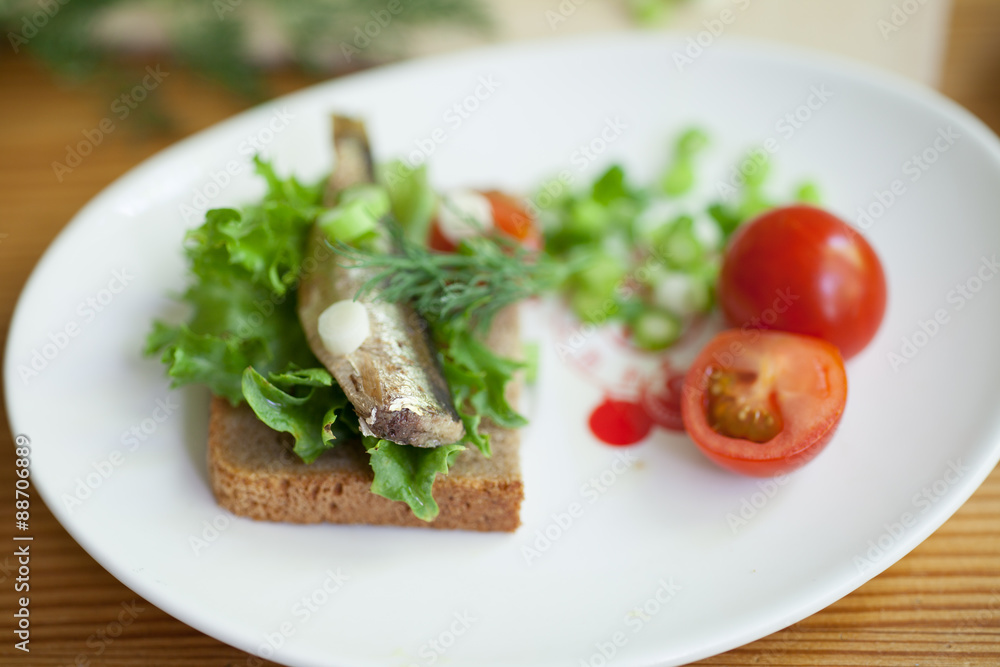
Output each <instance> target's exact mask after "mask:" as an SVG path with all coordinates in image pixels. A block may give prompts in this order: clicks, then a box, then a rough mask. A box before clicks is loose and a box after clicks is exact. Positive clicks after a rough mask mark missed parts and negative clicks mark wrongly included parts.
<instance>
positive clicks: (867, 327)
mask: <svg viewBox="0 0 1000 667" xmlns="http://www.w3.org/2000/svg"><path fill="white" fill-rule="evenodd" d="M885 292H886V289H885V274H884V273H883V272H882V264H881V263H880V262H879V259H878V256H877V255H876V254H875V251H874V250H872V247H871V246H870V245H868V242H867V241H865V239H864V238H862V237H861V236H860V235H859V234H858V233H857V232H856V231H854V229H852V228H851V226H850V225H848V224H847V223H846V222H844V221H842V220H840V219H839V218H837V217H835V216H833V215H831V214H829V213H827V212H826V211H822V210H820V209H818V208H813V207H811V206H789V207H786V208H779V209H775V210H773V211H769V212H767V213H765V214H763V215H761V216H760V217H759V218H756V219H755V220H752V221H751V222H749V223H747V224H746V225H744V226H743V227H741V228H740V229H739V230H738V231H737V232H736V234H735V235H734V236H733V239H732V241H731V242H730V244H729V248H728V249H727V250H726V254H725V257H724V259H723V262H722V269H721V271H720V273H719V290H718V294H719V305H720V306H721V307H722V312H723V313H725V315H726V319H727V320H728V322H729V324H730V326H733V327H743V328H744V329H747V328H754V329H777V330H780V331H791V332H793V333H800V334H805V335H807V336H817V337H819V338H822V339H824V340H827V341H829V342H831V343H833V344H834V345H836V346H837V347H838V348H840V353H841V354H842V355H843V356H844V358H845V359H849V358H850V357H852V356H854V355H855V354H857V353H858V352H860V351H861V350H862V349H864V347H865V346H866V345H867V344H868V342H869V341H870V340H871V339H872V337H873V336H875V332H876V331H878V327H879V324H881V322H882V316H883V314H884V313H885V301H886V294H885Z"/></svg>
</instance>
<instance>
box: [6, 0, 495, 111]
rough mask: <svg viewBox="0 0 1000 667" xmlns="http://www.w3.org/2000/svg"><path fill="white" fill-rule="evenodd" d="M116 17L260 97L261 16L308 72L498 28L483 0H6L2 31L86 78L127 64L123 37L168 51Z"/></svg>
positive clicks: (185, 60) (177, 56)
mask: <svg viewBox="0 0 1000 667" xmlns="http://www.w3.org/2000/svg"><path fill="white" fill-rule="evenodd" d="M390 8H391V9H390ZM114 13H118V14H119V15H121V14H122V13H126V14H128V15H130V16H135V15H136V14H144V15H148V17H149V18H150V21H151V22H154V23H155V24H156V25H155V29H158V30H159V31H162V33H163V37H164V38H165V40H166V50H167V51H168V53H167V54H166V56H167V57H168V58H169V59H170V60H171V61H172V62H173V63H176V64H179V65H183V66H187V67H190V68H191V69H192V70H194V71H196V72H198V73H200V74H202V75H204V76H205V77H207V78H209V79H211V80H213V81H216V82H219V83H221V84H223V85H225V86H226V87H227V88H229V89H231V90H233V91H236V92H238V93H240V94H242V95H245V96H247V97H250V98H255V99H256V98H260V97H263V96H264V95H265V93H266V91H265V90H264V85H263V78H262V68H263V65H262V64H261V63H260V62H259V61H258V60H255V59H254V57H253V54H252V53H251V47H250V33H251V28H252V26H259V25H260V24H261V20H262V17H263V18H264V19H265V20H267V19H270V20H271V21H272V22H273V24H274V25H276V26H278V30H279V31H280V34H281V37H282V39H283V41H284V43H285V44H287V54H286V55H287V57H288V58H289V59H290V60H291V61H292V62H293V63H294V64H295V65H297V66H299V67H300V68H302V69H303V70H305V71H319V70H324V71H326V70H330V69H336V68H337V66H339V68H341V69H346V68H356V67H358V66H359V64H363V63H365V62H371V61H373V60H379V59H384V58H390V57H396V56H399V55H401V50H402V49H403V48H404V47H403V46H401V45H405V40H404V39H403V37H404V36H405V32H406V29H408V28H412V27H415V26H424V25H440V24H450V25H454V26H457V27H463V28H469V29H473V30H477V31H480V32H486V31H488V30H489V28H490V26H491V20H490V17H489V15H488V13H487V11H486V10H485V8H484V7H483V5H482V3H481V0H395V1H393V0H212V2H208V1H207V0H171V1H170V2H167V1H165V0H70V1H68V2H65V1H64V0H51V2H48V3H39V2H36V1H35V0H7V1H5V2H2V3H0V28H2V30H3V33H4V35H5V36H6V38H7V40H6V41H8V42H9V45H10V47H11V48H12V50H13V51H14V53H15V54H18V53H23V52H26V53H30V54H32V55H33V56H35V57H37V58H39V59H40V60H42V61H44V62H45V63H46V64H48V65H49V66H50V67H51V68H52V69H53V70H54V71H56V72H57V73H58V74H60V75H61V76H66V77H70V78H74V79H84V78H90V77H93V76H95V75H97V74H100V73H102V72H103V71H106V70H109V69H110V70H111V71H115V70H121V69H122V68H123V67H126V68H127V65H125V64H123V63H125V62H126V61H127V60H128V59H127V58H124V57H123V55H124V54H123V50H122V45H121V43H116V42H118V41H119V40H120V41H121V42H122V43H125V44H127V45H128V47H127V48H128V49H129V50H131V51H135V50H140V51H142V52H141V53H136V54H134V55H137V56H141V57H147V56H148V55H149V53H148V51H149V50H160V49H161V48H162V47H155V48H153V49H149V48H148V47H147V48H145V49H143V47H145V46H146V45H144V44H141V43H139V44H136V43H135V41H136V40H135V39H134V38H133V39H130V36H129V35H125V34H116V35H108V34H107V33H108V32H109V30H112V28H109V23H108V19H109V17H110V16H112V14H114ZM120 31H121V29H119V33H120ZM157 55H159V54H157Z"/></svg>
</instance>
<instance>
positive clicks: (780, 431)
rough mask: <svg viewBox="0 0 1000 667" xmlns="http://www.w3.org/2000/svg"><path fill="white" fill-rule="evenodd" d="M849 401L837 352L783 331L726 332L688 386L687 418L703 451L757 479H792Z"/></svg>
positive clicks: (703, 355) (685, 399)
mask: <svg viewBox="0 0 1000 667" xmlns="http://www.w3.org/2000/svg"><path fill="white" fill-rule="evenodd" d="M846 401H847V374H846V372H845V371H844V362H843V358H842V357H841V355H840V352H839V351H838V350H837V348H836V347H834V346H833V345H832V344H830V343H828V342H826V341H823V340H820V339H818V338H815V337H812V336H801V335H798V334H791V333H785V332H779V331H756V330H750V331H739V330H730V331H724V332H722V333H720V334H719V335H717V336H716V337H715V338H714V339H712V341H711V342H710V343H709V344H708V345H707V346H706V347H705V348H704V349H703V350H702V351H701V353H700V354H699V355H698V358H697V359H696V360H695V362H694V364H693V365H692V366H691V368H690V370H689V371H688V373H687V376H686V377H685V379H684V395H683V398H682V401H681V412H682V415H683V418H684V426H685V428H686V429H687V432H688V434H689V435H690V436H691V438H692V440H694V442H695V444H696V445H697V446H698V448H699V449H700V450H701V451H702V452H703V453H704V454H705V455H706V456H708V458H710V459H711V460H713V461H715V462H716V463H718V464H719V465H721V466H723V467H725V468H728V469H730V470H734V471H736V472H741V473H744V474H748V475H755V476H761V477H766V476H771V475H777V474H782V473H786V472H790V471H791V470H794V469H796V468H798V467H800V466H802V465H804V464H805V463H807V462H808V461H810V460H812V458H813V457H814V456H816V454H818V453H819V452H820V451H822V449H823V447H825V446H826V444H827V443H828V442H829V440H830V438H832V437H833V433H834V431H835V430H836V428H837V425H838V424H839V423H840V417H841V415H842V414H843V411H844V405H845V404H846Z"/></svg>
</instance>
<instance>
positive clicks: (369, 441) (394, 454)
mask: <svg viewBox="0 0 1000 667" xmlns="http://www.w3.org/2000/svg"><path fill="white" fill-rule="evenodd" d="M364 442H365V449H367V450H368V453H369V454H370V455H371V464H372V470H374V471H375V480H374V481H373V482H372V493H376V494H378V495H380V496H382V497H383V498H388V499H389V500H399V501H402V502H404V503H406V504H407V505H409V506H410V509H412V510H413V515H414V516H416V517H417V518H418V519H421V520H423V521H432V520H433V519H434V518H435V517H437V515H438V512H439V511H440V510H439V508H438V504H437V502H436V501H435V500H434V495H433V494H432V487H433V486H434V480H435V479H436V478H437V475H438V473H441V474H442V475H445V474H447V473H448V469H449V468H450V467H451V465H452V464H453V463H454V462H455V457H456V456H458V453H459V452H460V451H462V450H463V449H465V447H463V446H462V445H461V444H457V443H456V444H453V445H442V446H440V447H411V446H409V445H398V444H396V443H395V442H391V441H389V440H379V439H377V438H372V437H366V438H365V440H364Z"/></svg>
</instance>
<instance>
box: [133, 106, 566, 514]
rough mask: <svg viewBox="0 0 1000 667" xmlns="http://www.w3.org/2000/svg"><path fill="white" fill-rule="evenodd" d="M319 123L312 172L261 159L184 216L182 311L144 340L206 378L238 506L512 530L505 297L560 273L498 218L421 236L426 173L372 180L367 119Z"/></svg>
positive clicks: (222, 482) (178, 366) (516, 469)
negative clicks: (319, 153)
mask: <svg viewBox="0 0 1000 667" xmlns="http://www.w3.org/2000/svg"><path fill="white" fill-rule="evenodd" d="M333 136H334V152H335V167H334V170H333V173H332V174H331V175H330V177H329V179H327V180H326V181H325V182H322V183H318V184H316V185H304V184H302V183H300V182H298V181H297V180H295V179H294V178H293V179H288V180H282V179H280V178H278V177H277V176H276V175H275V174H274V172H273V171H272V170H271V168H270V166H269V165H267V164H266V163H263V162H259V161H258V170H259V171H260V172H261V173H262V174H263V175H264V177H265V178H266V180H267V182H268V192H267V194H266V195H265V196H264V199H263V201H262V202H261V203H259V204H257V205H254V206H249V207H246V208H244V209H243V210H240V211H237V210H234V209H214V210H211V211H209V212H208V213H207V215H206V222H205V223H204V224H203V225H202V226H201V227H199V228H197V229H194V230H192V231H190V232H188V235H187V237H186V252H187V255H188V258H189V261H190V265H191V271H192V273H193V276H194V280H193V282H192V284H191V285H190V287H189V288H188V290H187V292H186V293H185V294H184V300H185V301H186V302H188V303H189V304H190V305H191V306H192V307H193V315H192V317H191V318H190V320H189V322H188V323H187V324H181V325H176V326H172V325H167V324H164V323H161V322H157V323H156V324H155V325H154V330H153V332H152V333H151V335H150V338H149V341H148V348H147V350H148V352H149V353H155V354H160V355H161V357H162V360H163V361H164V363H165V364H166V365H167V366H168V374H169V375H170V376H171V378H172V379H173V383H174V385H175V386H176V385H180V384H187V383H200V384H207V385H208V386H209V388H210V389H211V390H212V392H213V394H214V396H213V398H212V399H211V417H210V423H209V434H208V463H209V465H208V470H209V476H210V480H211V485H212V489H213V491H214V493H215V496H216V499H217V500H218V502H219V504H220V505H221V506H223V507H225V508H226V509H228V510H230V511H232V512H233V513H235V514H238V515H241V516H247V517H251V518H254V519H261V520H270V521H289V522H296V523H314V522H333V523H345V524H385V525H400V526H430V527H434V528H453V529H468V530H480V531H513V530H514V529H516V528H517V526H518V525H519V523H520V518H519V509H520V505H521V500H522V498H523V485H522V480H521V473H520V465H519V458H518V447H519V436H518V433H517V431H516V428H517V427H519V426H521V425H523V424H524V423H525V420H524V419H523V417H521V415H519V414H518V413H517V412H516V411H515V410H514V409H513V407H512V406H511V402H513V401H514V400H515V397H516V394H517V383H516V381H515V375H516V374H517V373H518V371H519V369H521V368H523V366H524V364H523V363H521V362H518V361H516V359H518V358H519V355H520V352H519V348H520V343H519V335H518V315H517V310H516V303H517V302H518V301H519V300H521V299H523V298H524V297H526V296H529V295H531V294H533V293H535V292H537V291H538V290H539V289H541V288H542V287H543V286H544V285H545V284H551V283H552V282H553V281H554V280H557V278H555V277H552V278H551V279H547V278H546V275H545V273H546V271H548V268H547V267H546V266H543V265H541V264H539V263H536V262H534V261H533V258H532V254H531V252H530V251H528V250H526V249H525V247H524V245H522V244H520V243H518V240H517V239H516V238H515V236H514V235H511V234H506V233H504V231H503V230H504V229H505V228H511V227H510V225H509V224H507V223H504V224H497V225H495V226H494V231H493V232H489V231H487V230H484V229H482V228H481V227H482V226H481V225H477V223H476V221H474V220H469V221H467V222H468V225H469V230H472V233H465V234H463V236H464V237H465V238H463V239H460V243H459V245H458V247H457V248H456V250H455V251H454V252H442V251H439V250H432V249H430V248H429V247H428V245H427V243H428V239H429V233H428V232H429V230H430V229H431V225H430V222H431V218H432V217H434V216H435V215H439V214H440V210H441V208H442V207H443V206H444V205H445V204H441V203H438V202H436V201H435V195H434V194H433V192H432V191H431V190H430V189H429V187H428V186H427V183H426V174H425V172H424V171H423V170H422V169H410V168H407V167H405V166H403V165H400V164H398V163H397V164H396V165H393V166H392V167H391V168H387V169H385V170H383V172H382V174H381V178H379V179H378V182H377V179H376V173H375V172H376V169H375V166H374V163H373V161H372V156H371V153H370V150H369V144H368V138H367V136H366V132H365V128H364V126H363V125H362V124H361V123H360V122H358V121H356V120H353V119H349V118H344V117H339V116H337V117H334V120H333ZM486 201H489V200H488V199H486ZM507 203H508V204H509V202H507ZM497 214H498V215H504V214H507V215H509V211H507V212H506V213H505V212H503V211H500V210H499V209H498V211H497ZM518 215H521V216H523V215H524V214H523V212H519V213H518ZM493 222H496V221H493ZM518 223H519V224H523V220H519V221H518ZM469 230H466V231H467V232H468V231H469Z"/></svg>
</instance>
